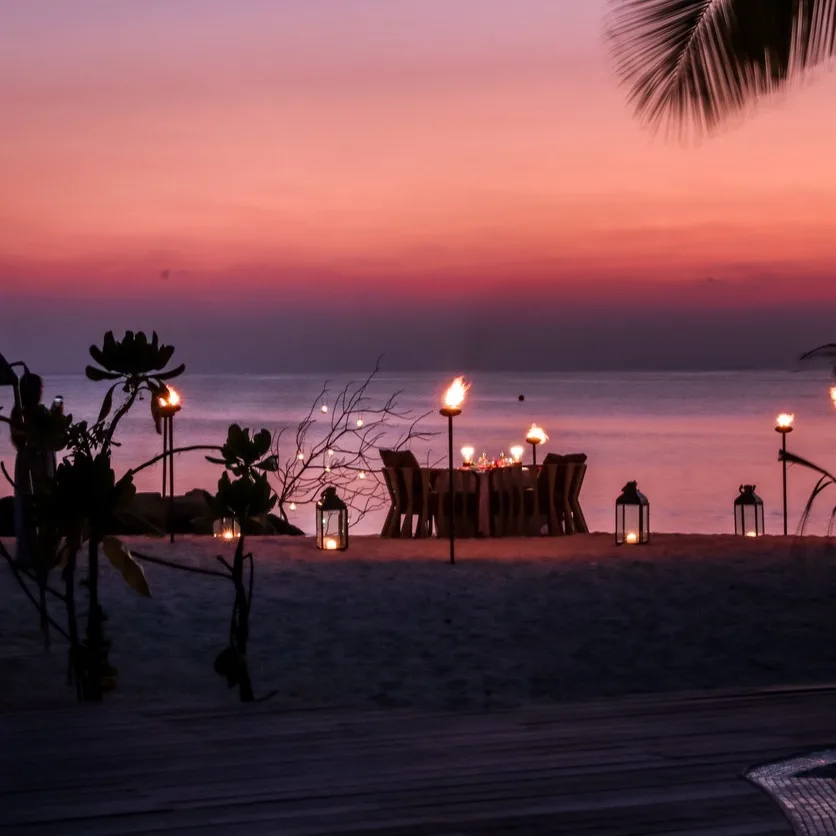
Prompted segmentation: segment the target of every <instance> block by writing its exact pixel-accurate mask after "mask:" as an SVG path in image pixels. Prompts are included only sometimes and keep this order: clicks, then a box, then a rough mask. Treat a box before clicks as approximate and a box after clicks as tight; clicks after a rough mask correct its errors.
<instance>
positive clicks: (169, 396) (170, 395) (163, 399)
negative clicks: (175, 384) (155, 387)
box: [160, 386, 180, 406]
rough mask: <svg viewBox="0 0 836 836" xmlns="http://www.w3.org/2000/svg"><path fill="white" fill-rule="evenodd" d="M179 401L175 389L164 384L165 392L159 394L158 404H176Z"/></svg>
mask: <svg viewBox="0 0 836 836" xmlns="http://www.w3.org/2000/svg"><path fill="white" fill-rule="evenodd" d="M179 403H180V395H179V394H178V392H177V390H176V389H173V388H172V387H171V386H166V394H165V395H161V396H160V406H178V405H179Z"/></svg>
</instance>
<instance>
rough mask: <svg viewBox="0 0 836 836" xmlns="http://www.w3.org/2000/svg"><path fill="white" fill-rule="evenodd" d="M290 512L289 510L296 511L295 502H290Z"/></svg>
mask: <svg viewBox="0 0 836 836" xmlns="http://www.w3.org/2000/svg"><path fill="white" fill-rule="evenodd" d="M290 510H291V511H295V510H296V503H295V502H291V503H290Z"/></svg>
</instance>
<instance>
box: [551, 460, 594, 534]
mask: <svg viewBox="0 0 836 836" xmlns="http://www.w3.org/2000/svg"><path fill="white" fill-rule="evenodd" d="M543 463H544V466H546V465H549V466H553V467H554V468H555V477H554V491H553V493H552V496H551V500H550V507H549V515H550V529H549V533H555V534H580V533H586V532H587V531H588V529H587V527H586V520H585V519H584V516H583V511H581V510H580V501H579V499H578V497H579V494H580V489H581V485H582V484H583V477H584V475H585V474H586V454H584V453H573V454H569V455H565V456H561V455H558V454H556V453H549V454H547V455H546V457H545V459H544V460H543Z"/></svg>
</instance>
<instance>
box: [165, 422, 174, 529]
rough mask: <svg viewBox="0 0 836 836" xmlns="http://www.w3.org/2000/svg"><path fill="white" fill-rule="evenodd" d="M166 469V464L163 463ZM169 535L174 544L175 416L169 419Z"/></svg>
mask: <svg viewBox="0 0 836 836" xmlns="http://www.w3.org/2000/svg"><path fill="white" fill-rule="evenodd" d="M163 467H165V462H163ZM168 533H169V542H170V543H173V542H174V415H169V417H168Z"/></svg>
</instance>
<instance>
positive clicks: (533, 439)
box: [525, 424, 549, 444]
mask: <svg viewBox="0 0 836 836" xmlns="http://www.w3.org/2000/svg"><path fill="white" fill-rule="evenodd" d="M525 440H526V441H527V442H528V443H529V444H545V443H546V442H547V441H548V440H549V437H548V436H547V435H546V431H545V430H544V429H543V428H542V427H538V426H537V424H532V425H531V429H530V430H529V431H528V435H527V436H526V437H525Z"/></svg>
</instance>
